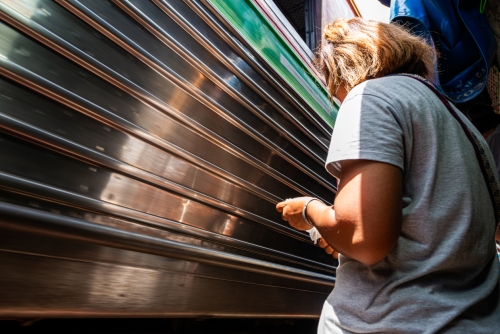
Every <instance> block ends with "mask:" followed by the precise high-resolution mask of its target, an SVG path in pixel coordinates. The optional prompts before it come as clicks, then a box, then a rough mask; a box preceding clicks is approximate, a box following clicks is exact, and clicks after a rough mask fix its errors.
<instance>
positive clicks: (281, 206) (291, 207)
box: [276, 197, 313, 231]
mask: <svg viewBox="0 0 500 334" xmlns="http://www.w3.org/2000/svg"><path fill="white" fill-rule="evenodd" d="M311 198H312V197H297V198H291V199H287V200H286V201H284V202H279V203H278V204H277V205H276V210H277V211H278V212H281V218H282V219H283V220H284V221H287V222H288V224H290V226H292V227H293V228H295V229H297V230H299V231H306V230H310V229H312V228H313V226H311V225H309V224H307V223H306V221H305V220H304V217H303V216H302V210H303V209H304V205H305V204H306V203H307V201H309V200H310V199H311Z"/></svg>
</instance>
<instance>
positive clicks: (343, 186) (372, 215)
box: [276, 160, 402, 265]
mask: <svg viewBox="0 0 500 334" xmlns="http://www.w3.org/2000/svg"><path fill="white" fill-rule="evenodd" d="M341 166H342V167H341V175H340V183H339V189H338V193H337V196H336V198H335V209H333V207H330V206H327V205H325V204H323V203H321V202H319V201H312V202H310V204H309V205H308V207H307V217H308V218H309V220H310V222H311V223H312V224H313V225H314V226H315V227H316V228H317V229H318V231H319V232H320V234H321V236H322V237H323V238H324V239H325V241H326V242H327V243H328V245H330V246H331V248H333V249H334V250H335V251H337V252H339V253H341V254H343V255H345V256H347V257H350V258H352V259H355V260H358V261H360V262H362V263H364V264H366V265H372V264H375V263H377V262H379V261H380V260H382V259H383V258H385V257H386V256H387V254H389V252H390V251H391V250H392V249H393V248H394V246H395V245H396V242H397V239H398V237H399V234H400V231H401V222H402V171H401V169H400V168H398V167H396V166H394V165H390V164H386V163H382V162H377V161H371V160H346V161H342V162H341ZM307 199H308V198H307V197H305V198H304V197H302V198H297V199H293V200H290V201H287V202H281V203H279V204H278V205H277V207H276V208H277V210H278V211H280V212H283V218H284V219H285V220H287V221H288V222H289V223H290V225H291V226H293V227H295V228H297V229H299V230H306V229H309V228H310V226H308V225H307V224H306V223H305V222H304V219H303V217H302V208H303V205H304V204H305V202H306V201H307Z"/></svg>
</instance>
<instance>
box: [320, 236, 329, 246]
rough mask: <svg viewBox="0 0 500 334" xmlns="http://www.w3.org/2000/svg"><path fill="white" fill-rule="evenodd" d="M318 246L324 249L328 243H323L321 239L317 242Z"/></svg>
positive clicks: (323, 240)
mask: <svg viewBox="0 0 500 334" xmlns="http://www.w3.org/2000/svg"><path fill="white" fill-rule="evenodd" d="M318 246H319V247H321V248H325V247H327V246H328V243H327V242H326V241H325V239H323V238H321V239H319V240H318Z"/></svg>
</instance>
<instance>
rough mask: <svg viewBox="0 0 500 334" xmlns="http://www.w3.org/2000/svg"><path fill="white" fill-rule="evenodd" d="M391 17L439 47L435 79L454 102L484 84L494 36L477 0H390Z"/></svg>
mask: <svg viewBox="0 0 500 334" xmlns="http://www.w3.org/2000/svg"><path fill="white" fill-rule="evenodd" d="M390 18H391V21H392V22H400V23H403V24H406V25H408V26H410V27H411V30H412V33H413V34H415V35H418V36H421V37H423V38H424V39H425V40H426V41H427V42H428V43H429V44H430V45H432V46H433V47H434V48H435V49H436V50H437V51H438V53H439V59H438V65H439V66H438V67H439V71H438V72H437V73H438V74H437V75H436V78H435V80H434V83H435V84H436V85H437V86H438V87H439V88H440V90H441V91H442V92H443V93H444V94H446V96H448V98H450V99H451V100H452V101H453V102H457V103H462V102H466V101H469V100H471V99H472V98H474V97H475V96H477V95H478V94H479V93H480V92H481V91H482V90H483V89H484V87H486V80H487V76H488V69H489V66H490V64H491V62H492V60H493V57H494V55H495V51H496V40H495V36H494V34H493V31H492V30H491V28H490V26H489V24H488V21H487V19H486V16H485V15H484V14H481V13H480V12H479V2H478V1H472V0H393V1H391V9H390Z"/></svg>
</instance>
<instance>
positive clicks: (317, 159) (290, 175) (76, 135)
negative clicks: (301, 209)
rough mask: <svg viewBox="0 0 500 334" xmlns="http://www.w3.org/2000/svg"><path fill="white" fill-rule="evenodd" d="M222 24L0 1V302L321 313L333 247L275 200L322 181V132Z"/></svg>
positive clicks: (173, 15)
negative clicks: (296, 225)
mask: <svg viewBox="0 0 500 334" xmlns="http://www.w3.org/2000/svg"><path fill="white" fill-rule="evenodd" d="M203 13H206V14H203ZM216 26H217V27H219V28H216V29H215V28H214V27H216ZM220 29H221V28H220V24H219V23H218V22H216V19H215V18H214V17H213V16H211V15H210V14H209V13H208V12H205V11H204V9H203V4H201V3H200V2H199V1H194V2H192V1H190V2H187V3H184V2H182V1H179V0H176V1H168V2H164V1H136V0H133V1H132V0H131V1H123V2H121V1H118V2H109V1H76V0H71V1H57V2H53V1H49V0H22V1H13V0H0V212H1V215H0V273H1V274H0V285H1V286H2V287H3V288H4V289H3V291H5V293H2V296H0V316H3V317H31V316H36V317H56V316H65V317H67V316H77V317H78V316H127V317H130V316H136V317H139V316H153V317H156V316H161V317H165V316H169V317H174V316H179V317H181V316H182V317H186V316H232V317H283V316H287V317H288V316H298V317H317V316H318V315H319V311H320V308H321V305H322V302H323V300H324V298H325V297H326V295H327V294H328V293H329V291H330V289H331V288H332V286H333V283H334V278H333V277H334V274H335V265H336V263H335V261H333V259H331V258H330V257H329V256H327V255H326V254H325V253H324V252H323V251H322V250H321V249H319V248H317V247H316V246H314V245H313V244H312V243H311V242H310V241H308V239H307V236H306V235H305V234H304V233H301V232H298V231H295V230H293V229H291V228H290V227H288V226H287V225H286V224H284V223H283V222H282V221H281V219H280V215H279V214H278V213H277V212H276V211H275V209H274V206H275V204H276V202H278V201H279V200H281V199H284V198H287V197H292V196H300V195H312V196H317V197H320V198H322V199H323V200H325V201H329V200H331V199H332V198H333V191H334V190H335V184H334V182H333V179H331V178H330V177H329V176H328V174H327V173H326V172H325V171H324V168H323V166H322V161H323V159H324V157H325V156H326V145H327V141H328V140H327V137H328V135H327V132H328V131H325V127H324V124H321V123H320V122H319V123H317V122H315V120H314V119H313V118H311V117H304V115H303V114H302V113H301V112H299V111H298V106H299V105H300V103H302V104H304V103H305V102H304V101H296V100H294V99H293V98H291V97H290V96H289V94H288V93H287V92H286V91H285V90H281V89H280V86H279V85H275V84H274V83H273V82H274V81H275V79H274V78H272V77H269V76H268V74H267V73H266V72H265V71H260V70H259V69H258V68H257V69H256V67H255V66H256V63H249V62H248V59H247V58H246V57H243V58H242V57H240V56H239V55H241V54H247V53H248V50H243V49H240V48H239V47H238V45H237V44H235V43H234V41H233V42H230V41H228V40H227V38H228V37H227V36H229V35H230V32H227V31H224V32H221V31H220ZM201 32H202V33H201ZM241 48H243V46H241ZM242 50H243V51H242ZM269 82H271V84H269ZM75 287H78V288H77V289H75ZM242 300H245V302H244V303H242V302H241V301H242Z"/></svg>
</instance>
